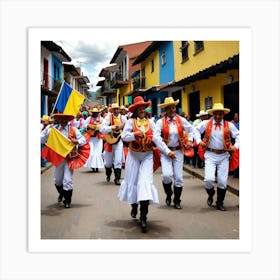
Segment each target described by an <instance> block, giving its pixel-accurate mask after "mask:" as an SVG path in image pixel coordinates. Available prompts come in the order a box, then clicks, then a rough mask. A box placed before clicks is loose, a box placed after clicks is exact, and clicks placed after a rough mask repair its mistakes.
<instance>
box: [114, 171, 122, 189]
mask: <svg viewBox="0 0 280 280" xmlns="http://www.w3.org/2000/svg"><path fill="white" fill-rule="evenodd" d="M121 172H122V170H121V169H120V168H116V169H114V173H115V180H114V182H115V185H120V184H121V183H120V179H121Z"/></svg>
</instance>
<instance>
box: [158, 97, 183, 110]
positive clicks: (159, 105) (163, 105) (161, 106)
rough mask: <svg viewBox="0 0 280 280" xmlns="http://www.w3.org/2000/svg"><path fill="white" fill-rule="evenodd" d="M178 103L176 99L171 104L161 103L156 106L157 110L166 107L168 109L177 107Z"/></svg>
mask: <svg viewBox="0 0 280 280" xmlns="http://www.w3.org/2000/svg"><path fill="white" fill-rule="evenodd" d="M179 102H180V100H179V99H177V100H176V101H174V102H171V103H162V104H158V107H159V108H166V107H168V106H174V105H175V106H177V105H178V103H179Z"/></svg>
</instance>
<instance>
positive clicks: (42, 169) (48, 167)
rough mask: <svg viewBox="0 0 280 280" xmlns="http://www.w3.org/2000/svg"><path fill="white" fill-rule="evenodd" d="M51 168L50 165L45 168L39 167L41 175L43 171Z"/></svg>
mask: <svg viewBox="0 0 280 280" xmlns="http://www.w3.org/2000/svg"><path fill="white" fill-rule="evenodd" d="M51 167H52V164H48V165H47V166H46V167H41V174H43V173H44V172H45V171H47V170H48V169H50V168H51Z"/></svg>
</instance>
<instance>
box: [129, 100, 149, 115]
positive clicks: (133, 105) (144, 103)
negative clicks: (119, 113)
mask: <svg viewBox="0 0 280 280" xmlns="http://www.w3.org/2000/svg"><path fill="white" fill-rule="evenodd" d="M150 105H151V102H149V101H147V102H141V103H136V104H132V105H130V106H129V108H128V110H129V112H131V113H133V112H134V110H135V109H137V108H139V107H143V106H144V107H145V108H147V107H149V106H150Z"/></svg>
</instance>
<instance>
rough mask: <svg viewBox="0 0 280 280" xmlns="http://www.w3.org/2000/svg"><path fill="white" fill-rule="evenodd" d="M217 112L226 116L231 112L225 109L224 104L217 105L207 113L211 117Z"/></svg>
mask: <svg viewBox="0 0 280 280" xmlns="http://www.w3.org/2000/svg"><path fill="white" fill-rule="evenodd" d="M216 111H223V112H224V114H225V115H226V114H228V113H229V112H230V109H228V108H224V105H223V104H222V103H215V104H214V106H213V108H212V109H209V110H207V113H208V114H209V115H213V113H214V112H216Z"/></svg>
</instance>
